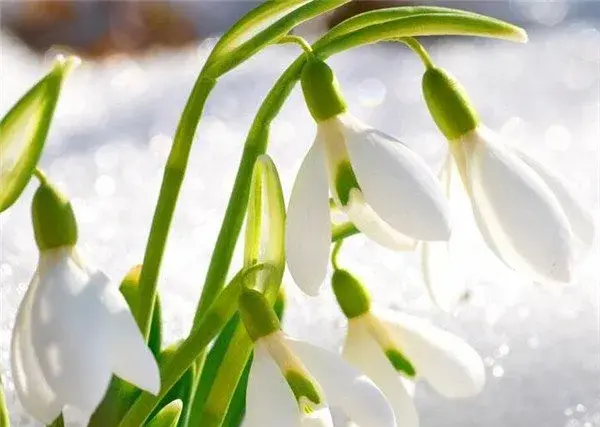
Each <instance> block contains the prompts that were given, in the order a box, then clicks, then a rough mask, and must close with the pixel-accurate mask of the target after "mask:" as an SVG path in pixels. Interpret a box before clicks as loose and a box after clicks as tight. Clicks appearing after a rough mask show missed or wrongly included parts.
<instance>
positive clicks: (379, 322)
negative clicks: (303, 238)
mask: <svg viewBox="0 0 600 427" xmlns="http://www.w3.org/2000/svg"><path fill="white" fill-rule="evenodd" d="M332 283H333V289H334V292H335V295H336V297H337V299H338V303H339V305H340V307H341V309H342V311H343V312H344V314H345V315H346V317H347V318H348V332H347V335H346V342H345V344H344V350H343V355H344V357H345V358H346V359H347V360H348V361H349V362H351V363H352V364H353V365H355V366H356V367H357V368H359V369H361V370H362V371H363V372H365V373H366V374H367V375H368V376H369V378H371V379H372V380H373V381H374V382H375V384H376V385H377V386H378V387H379V389H380V390H381V391H382V392H383V393H384V394H385V395H386V397H387V398H388V401H389V402H390V403H391V404H392V407H393V408H394V413H395V416H396V423H397V424H396V425H397V427H416V426H418V425H419V418H418V415H417V411H416V409H415V406H414V404H413V402H412V397H411V389H412V383H411V382H412V381H415V380H418V379H421V378H422V379H424V380H425V381H427V382H428V383H429V385H430V386H431V387H433V388H434V389H435V390H436V391H437V392H439V393H440V394H442V395H444V396H446V397H448V398H465V397H470V396H474V395H476V394H478V393H479V392H480V391H481V390H482V389H483V386H484V384H485V368H484V365H483V361H482V360H481V357H480V356H479V355H478V354H477V352H476V351H475V350H474V349H473V348H472V347H471V346H469V345H468V344H467V343H466V342H464V341H463V340H462V339H460V338H459V337H457V336H455V335H452V334H450V333H449V332H446V331H444V330H442V329H439V328H437V327H435V326H433V325H432V324H430V323H429V322H427V321H425V320H422V319H419V318H417V317H413V316H409V315H406V314H402V313H392V312H384V311H381V312H380V311H377V312H374V311H373V310H371V304H370V300H369V296H368V294H367V293H366V291H365V289H364V288H363V286H362V285H361V284H360V283H359V282H358V280H357V279H356V278H354V277H353V276H352V275H351V274H350V273H348V272H347V271H345V270H336V271H335V272H334V275H333V278H332Z"/></svg>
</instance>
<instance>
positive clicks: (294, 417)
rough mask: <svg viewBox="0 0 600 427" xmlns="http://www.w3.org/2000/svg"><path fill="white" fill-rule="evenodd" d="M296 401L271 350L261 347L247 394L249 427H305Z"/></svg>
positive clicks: (247, 425) (250, 377)
mask: <svg viewBox="0 0 600 427" xmlns="http://www.w3.org/2000/svg"><path fill="white" fill-rule="evenodd" d="M300 419H301V414H300V409H299V408H298V404H297V402H296V398H295V397H294V394H293V393H292V390H291V389H290V387H289V385H288V383H287V382H286V380H285V378H284V377H283V375H282V374H281V371H280V370H279V367H278V366H277V365H276V364H275V362H274V361H273V359H271V356H270V355H269V352H268V350H267V349H265V348H264V347H263V346H262V345H260V344H257V345H256V346H255V347H254V359H253V360H252V367H251V368H250V376H249V379H248V391H247V394H246V418H245V422H244V426H245V427H282V426H290V427H301V424H300Z"/></svg>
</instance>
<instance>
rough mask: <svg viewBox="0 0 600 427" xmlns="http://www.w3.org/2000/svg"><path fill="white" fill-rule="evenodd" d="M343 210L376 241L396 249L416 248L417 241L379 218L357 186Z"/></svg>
mask: <svg viewBox="0 0 600 427" xmlns="http://www.w3.org/2000/svg"><path fill="white" fill-rule="evenodd" d="M343 210H344V212H345V213H346V215H348V217H349V218H350V220H351V221H352V223H353V224H354V225H355V226H356V228H358V229H359V230H360V231H361V232H362V233H363V234H364V235H365V236H367V237H368V238H369V239H371V240H373V241H374V242H377V243H379V244H380V245H382V246H385V247H387V248H390V249H394V250H400V251H411V250H414V249H415V247H416V245H417V242H416V241H415V240H414V239H411V238H409V237H407V236H405V235H403V234H400V233H398V232H397V231H396V230H394V229H393V228H392V227H390V225H389V224H388V223H386V222H385V221H383V220H382V219H381V218H379V216H377V214H376V213H375V211H374V210H373V209H371V207H370V206H369V205H367V204H366V202H365V199H364V197H363V195H362V193H361V192H360V190H358V189H356V188H354V189H352V190H350V199H349V201H348V205H347V206H346V207H345V208H343Z"/></svg>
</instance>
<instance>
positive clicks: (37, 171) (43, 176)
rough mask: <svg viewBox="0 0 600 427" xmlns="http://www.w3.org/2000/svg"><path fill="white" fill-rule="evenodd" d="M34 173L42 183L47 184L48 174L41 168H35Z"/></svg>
mask: <svg viewBox="0 0 600 427" xmlns="http://www.w3.org/2000/svg"><path fill="white" fill-rule="evenodd" d="M33 174H34V175H35V177H36V178H37V179H38V181H40V184H47V183H48V177H46V174H45V173H44V172H43V171H42V170H41V169H39V168H35V169H34V170H33Z"/></svg>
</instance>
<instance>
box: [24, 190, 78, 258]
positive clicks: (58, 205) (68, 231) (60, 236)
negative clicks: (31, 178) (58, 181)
mask: <svg viewBox="0 0 600 427" xmlns="http://www.w3.org/2000/svg"><path fill="white" fill-rule="evenodd" d="M31 217H32V220H33V232H34V235H35V241H36V243H37V246H38V248H39V249H40V251H43V250H47V249H53V248H58V247H61V246H74V245H75V244H76V243H77V221H76V220H75V214H74V213H73V207H72V206H71V202H70V201H69V200H68V199H67V198H66V197H65V195H64V194H62V193H61V192H60V191H59V190H58V189H56V188H55V187H54V186H53V185H51V184H50V183H48V182H43V183H42V184H40V187H39V188H38V189H37V191H36V192H35V195H34V196H33V201H32V203H31Z"/></svg>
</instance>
